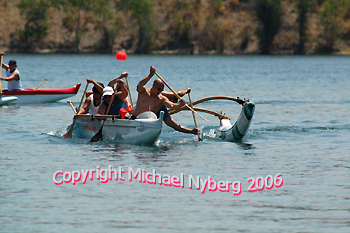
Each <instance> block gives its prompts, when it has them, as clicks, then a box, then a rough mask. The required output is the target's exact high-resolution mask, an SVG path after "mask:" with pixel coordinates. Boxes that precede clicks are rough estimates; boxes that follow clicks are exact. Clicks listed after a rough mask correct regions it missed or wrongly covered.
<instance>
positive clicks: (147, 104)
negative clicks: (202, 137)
mask: <svg viewBox="0 0 350 233" xmlns="http://www.w3.org/2000/svg"><path fill="white" fill-rule="evenodd" d="M155 72H156V68H155V67H154V66H151V67H150V74H149V75H148V76H147V77H145V78H144V79H142V80H141V81H140V82H139V83H138V85H137V92H138V99H137V105H136V109H135V111H134V113H133V115H132V116H131V118H130V119H136V118H137V116H138V115H140V114H141V113H143V112H146V111H149V110H151V111H152V112H154V113H155V114H156V115H157V117H159V114H160V112H161V111H164V118H163V121H164V123H165V124H166V125H168V126H170V127H171V128H173V129H175V130H177V131H179V132H182V133H189V134H195V135H197V134H198V133H199V129H198V128H193V129H189V128H187V127H185V126H183V125H180V124H178V123H177V122H176V121H175V120H174V119H172V118H171V116H170V114H169V112H168V110H167V108H169V109H171V110H177V109H180V108H181V107H182V106H183V105H185V104H186V101H185V100H184V99H181V100H180V101H179V103H178V104H175V103H173V102H171V101H170V100H169V99H168V98H167V97H165V96H164V95H162V91H163V90H164V83H163V82H162V81H161V80H160V79H156V80H154V82H153V86H152V88H147V87H146V84H147V82H148V81H149V80H150V79H151V78H152V77H153V76H154V74H155Z"/></svg>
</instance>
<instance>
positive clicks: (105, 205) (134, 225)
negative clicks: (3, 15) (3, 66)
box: [0, 54, 350, 232]
mask: <svg viewBox="0 0 350 233" xmlns="http://www.w3.org/2000/svg"><path fill="white" fill-rule="evenodd" d="M10 59H16V60H17V63H18V69H19V71H20V73H21V78H22V85H23V86H24V87H32V88H33V87H36V86H37V85H39V84H40V83H41V82H42V81H43V80H44V79H45V78H47V79H48V81H47V82H46V83H45V84H44V85H43V86H42V88H61V87H71V86H74V85H75V84H77V83H78V82H81V83H82V87H81V89H80V90H79V93H78V95H76V96H74V97H72V98H70V100H73V101H74V105H75V106H78V105H79V101H80V98H81V95H82V93H83V91H84V88H85V85H86V81H85V80H86V79H87V78H92V79H94V80H96V81H101V82H103V83H104V84H105V85H107V84H108V82H109V81H110V80H111V79H112V78H114V77H116V76H119V74H120V73H121V72H124V71H126V72H128V73H129V83H130V86H131V89H132V97H133V100H134V102H136V99H137V93H136V85H137V83H138V82H139V81H140V80H141V79H142V78H144V77H145V76H147V75H148V74H149V66H150V65H155V66H156V68H157V72H158V73H159V74H160V75H161V76H162V77H163V78H164V79H165V80H166V81H167V82H168V83H169V85H170V86H171V87H172V88H173V89H176V90H178V89H185V88H186V87H190V88H192V92H191V98H192V100H193V101H194V100H197V99H200V98H204V97H207V96H217V95H226V96H232V97H237V96H239V97H241V98H247V99H248V98H249V99H250V100H251V101H253V102H255V104H256V110H255V115H254V117H253V121H252V124H251V127H250V129H249V131H248V134H247V135H246V136H245V137H244V139H243V141H242V142H225V141H222V140H221V139H219V138H217V137H216V136H215V134H214V130H215V128H217V126H218V125H219V121H218V119H217V118H216V117H214V116H211V115H204V113H203V116H204V117H206V118H207V119H208V120H209V121H210V122H205V121H204V120H202V119H201V118H198V117H197V121H198V124H199V126H200V127H202V131H203V133H204V140H203V141H201V142H198V139H197V137H196V136H194V135H189V134H182V133H179V132H175V131H173V130H172V129H171V128H169V127H168V126H166V125H164V124H163V131H162V133H161V135H160V137H159V140H158V141H157V142H156V143H155V145H153V146H135V145H116V144H113V143H110V142H106V141H103V142H99V143H89V142H88V141H87V140H83V139H77V138H72V139H62V138H61V137H60V136H61V135H62V134H63V133H65V131H66V129H67V127H68V126H69V125H70V124H71V122H72V117H73V111H72V109H71V107H70V105H69V104H67V103H66V102H67V100H62V101H59V102H56V103H47V104H40V105H10V106H2V107H0V119H1V122H2V123H1V127H0V171H1V172H0V219H1V220H0V229H1V232H97V231H118V232H350V220H349V219H350V182H349V177H350V165H349V161H350V156H349V154H350V152H349V151H350V144H349V141H350V120H349V115H350V96H349V89H350V78H349V74H350V57H348V56H183V55H172V56H170V55H145V56H136V55H130V56H128V59H127V60H126V61H116V59H115V57H114V55H43V54H39V55H38V54H35V55H31V54H6V55H5V57H4V62H6V63H7V62H8V60H10ZM2 74H3V75H5V72H4V71H3V72H2ZM152 81H153V79H152ZM152 81H151V82H152ZM151 82H150V83H149V84H148V86H151ZM2 85H3V87H6V83H5V82H4V81H3V82H2ZM90 87H91V86H90ZM184 98H185V99H186V100H188V98H187V96H185V97H184ZM198 106H199V107H203V108H206V109H210V110H213V111H222V112H224V113H226V115H228V116H229V117H231V122H232V123H234V122H235V121H236V119H237V117H238V115H239V113H240V110H241V106H240V105H238V104H237V103H234V102H230V101H224V100H222V101H210V102H207V103H203V104H200V105H198ZM173 118H174V119H175V120H176V121H177V122H178V123H180V124H182V125H185V126H187V127H190V128H192V127H194V126H193V125H194V123H193V119H192V114H191V112H189V111H183V112H180V113H177V114H175V115H173ZM109 166H110V167H112V168H113V169H116V170H117V169H118V168H119V167H121V168H122V169H123V170H124V171H125V174H124V176H122V177H120V178H125V181H122V180H120V179H119V180H117V181H116V180H111V181H108V182H107V183H102V180H103V179H102V178H101V179H100V180H98V179H97V177H96V176H95V177H94V178H93V180H90V179H88V180H87V181H86V183H85V184H83V182H82V181H79V182H77V183H76V184H75V185H73V184H72V182H70V183H65V182H63V183H62V184H61V185H55V183H54V181H53V176H54V174H55V173H56V172H57V171H62V173H67V174H68V175H69V174H72V171H81V170H86V169H88V170H89V169H91V170H98V168H99V169H101V170H102V169H108V168H109ZM138 169H140V170H141V169H143V170H144V171H145V172H146V173H152V172H154V171H156V173H157V174H159V175H161V176H162V177H163V178H164V180H163V181H164V183H163V184H162V185H160V184H159V183H157V184H149V183H147V182H146V183H140V182H139V181H138V180H136V179H133V180H132V181H130V180H129V179H128V171H129V170H133V171H134V172H136V171H137V170H138ZM278 174H282V176H279V177H277V176H278ZM167 176H169V177H175V178H174V179H176V178H179V179H181V177H183V179H184V184H183V188H182V187H181V186H180V187H174V186H173V187H169V186H166V185H165V184H166V182H165V179H166V177H167ZM208 176H209V177H210V178H211V179H212V180H215V181H217V182H218V181H231V182H235V181H236V182H238V183H240V184H241V189H240V191H241V192H240V193H239V194H238V192H236V193H234V192H233V189H232V187H231V188H230V189H229V192H221V191H220V190H219V189H217V190H216V191H209V189H208V188H209V187H207V189H206V190H204V191H203V192H204V193H203V192H202V191H201V190H197V189H196V188H195V187H194V186H193V188H192V189H190V184H189V183H190V180H191V178H193V181H197V177H200V179H201V180H205V179H208ZM259 177H260V178H259ZM266 177H268V178H272V179H270V181H271V180H272V181H273V180H275V181H276V183H275V186H272V185H271V182H268V183H267V186H266V187H265V188H264V187H262V184H263V183H264V182H260V183H259V184H258V188H259V189H260V190H261V191H256V192H248V188H249V186H250V185H252V182H251V181H250V182H248V179H249V178H254V180H260V181H262V179H265V178H266ZM58 179H62V175H61V176H58ZM281 180H283V183H281ZM192 183H193V182H192ZM238 183H237V184H238ZM276 185H277V186H279V187H276ZM271 186H272V188H271ZM237 187H239V186H237ZM202 188H203V186H202ZM237 191H238V189H237ZM235 194H237V195H235Z"/></svg>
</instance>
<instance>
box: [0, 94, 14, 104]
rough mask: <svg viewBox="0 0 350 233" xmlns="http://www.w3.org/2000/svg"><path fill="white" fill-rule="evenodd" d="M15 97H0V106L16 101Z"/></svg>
mask: <svg viewBox="0 0 350 233" xmlns="http://www.w3.org/2000/svg"><path fill="white" fill-rule="evenodd" d="M17 99H18V98H17V97H16V96H0V106H2V105H5V104H9V103H11V102H14V101H16V100H17Z"/></svg>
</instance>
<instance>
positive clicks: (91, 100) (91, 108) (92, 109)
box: [78, 78, 104, 115]
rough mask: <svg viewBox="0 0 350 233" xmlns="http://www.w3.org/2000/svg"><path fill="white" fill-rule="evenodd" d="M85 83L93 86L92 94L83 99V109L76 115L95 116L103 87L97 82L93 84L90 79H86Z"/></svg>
mask: <svg viewBox="0 0 350 233" xmlns="http://www.w3.org/2000/svg"><path fill="white" fill-rule="evenodd" d="M86 82H88V83H92V84H94V87H93V88H92V93H91V94H90V95H88V96H87V97H86V99H85V102H84V105H83V107H82V108H81V109H80V110H79V112H78V114H91V115H96V114H97V111H98V108H99V106H100V104H101V102H102V100H101V99H102V94H103V88H104V85H103V84H102V83H99V82H95V81H94V80H92V79H90V78H89V79H86Z"/></svg>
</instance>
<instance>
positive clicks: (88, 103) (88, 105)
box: [78, 96, 91, 114]
mask: <svg viewBox="0 0 350 233" xmlns="http://www.w3.org/2000/svg"><path fill="white" fill-rule="evenodd" d="M90 104H91V97H90V96H89V97H87V98H86V100H85V102H84V105H83V107H82V108H81V109H80V110H79V112H78V114H85V113H86V112H87V111H88V110H89V107H90Z"/></svg>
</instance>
